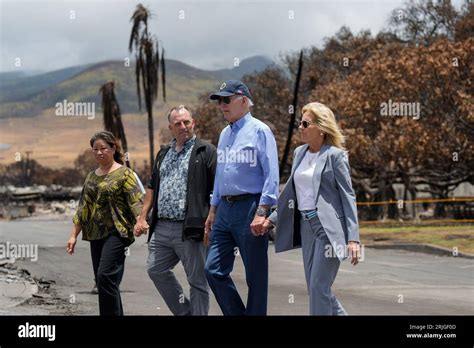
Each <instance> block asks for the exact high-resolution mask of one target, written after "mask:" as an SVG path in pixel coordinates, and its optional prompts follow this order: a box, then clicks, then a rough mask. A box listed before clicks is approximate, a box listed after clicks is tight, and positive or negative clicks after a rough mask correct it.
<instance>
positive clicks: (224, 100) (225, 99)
mask: <svg viewBox="0 0 474 348" xmlns="http://www.w3.org/2000/svg"><path fill="white" fill-rule="evenodd" d="M232 97H233V95H231V96H229V97H220V98H219V99H217V104H219V105H220V104H221V103H224V104H230V102H231V101H232V99H231V98H232ZM239 97H241V96H239ZM235 99H237V98H235Z"/></svg>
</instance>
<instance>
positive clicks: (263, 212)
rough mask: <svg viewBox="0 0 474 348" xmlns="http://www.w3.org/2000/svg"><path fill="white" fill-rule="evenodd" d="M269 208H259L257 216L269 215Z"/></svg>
mask: <svg viewBox="0 0 474 348" xmlns="http://www.w3.org/2000/svg"><path fill="white" fill-rule="evenodd" d="M267 212H268V210H267V209H265V208H262V207H259V208H257V212H256V213H255V214H256V215H257V216H263V217H267Z"/></svg>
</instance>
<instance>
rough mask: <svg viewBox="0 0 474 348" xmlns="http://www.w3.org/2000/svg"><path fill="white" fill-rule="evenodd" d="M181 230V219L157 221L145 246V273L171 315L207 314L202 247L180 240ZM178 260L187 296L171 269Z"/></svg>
mask: <svg viewBox="0 0 474 348" xmlns="http://www.w3.org/2000/svg"><path fill="white" fill-rule="evenodd" d="M182 232H183V223H182V222H172V221H167V220H158V223H157V224H156V227H155V230H154V232H153V235H152V237H151V240H150V243H149V245H148V251H149V255H148V261H147V271H148V275H149V276H150V278H151V280H152V281H153V283H154V284H155V286H156V289H157V290H158V292H159V293H160V295H161V296H162V297H163V299H164V301H165V302H166V304H167V306H168V307H169V309H170V310H171V312H172V313H173V314H174V315H207V314H208V312H209V286H208V284H207V280H206V273H205V272H204V263H205V260H206V247H205V246H204V243H203V242H195V241H190V240H185V241H184V242H183V240H182ZM179 261H181V263H182V264H183V267H184V271H185V272H186V276H187V279H188V283H189V285H190V287H191V289H190V298H189V299H188V298H187V297H186V296H185V294H184V292H183V288H182V287H181V285H180V284H179V282H178V280H177V279H176V277H175V275H174V273H173V271H172V270H173V268H174V267H175V266H176V264H177V263H178V262H179Z"/></svg>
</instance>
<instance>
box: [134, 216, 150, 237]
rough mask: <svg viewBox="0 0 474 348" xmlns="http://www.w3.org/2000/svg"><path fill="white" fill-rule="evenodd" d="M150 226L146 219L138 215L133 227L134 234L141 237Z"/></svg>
mask: <svg viewBox="0 0 474 348" xmlns="http://www.w3.org/2000/svg"><path fill="white" fill-rule="evenodd" d="M149 228H150V226H149V225H148V222H146V219H145V218H142V217H138V219H137V223H136V224H135V226H134V227H133V235H134V236H135V237H140V236H141V235H142V234H147V232H148V229H149Z"/></svg>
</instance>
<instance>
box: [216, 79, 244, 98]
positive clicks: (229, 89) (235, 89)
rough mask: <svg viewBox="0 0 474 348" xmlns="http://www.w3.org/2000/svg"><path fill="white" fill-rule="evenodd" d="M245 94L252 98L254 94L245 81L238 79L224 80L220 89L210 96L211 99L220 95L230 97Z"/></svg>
mask: <svg viewBox="0 0 474 348" xmlns="http://www.w3.org/2000/svg"><path fill="white" fill-rule="evenodd" d="M239 94H240V95H245V96H246V97H249V98H250V99H252V95H251V94H250V90H249V88H248V87H247V85H246V84H245V83H243V82H242V81H238V80H229V81H226V82H224V83H223V84H222V85H221V87H220V88H219V91H218V92H216V93H213V94H211V95H210V96H209V99H210V100H216V99H219V98H220V97H230V96H232V95H239Z"/></svg>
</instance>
